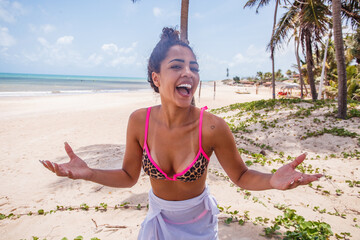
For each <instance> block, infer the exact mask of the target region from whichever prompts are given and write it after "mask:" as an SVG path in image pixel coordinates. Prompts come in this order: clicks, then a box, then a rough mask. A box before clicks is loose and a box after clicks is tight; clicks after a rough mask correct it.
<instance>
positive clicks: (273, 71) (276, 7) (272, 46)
mask: <svg viewBox="0 0 360 240" xmlns="http://www.w3.org/2000/svg"><path fill="white" fill-rule="evenodd" d="M278 6H279V0H276V4H275V11H274V25H273V30H272V33H271V39H273V38H274V33H275V28H276V15H277V9H278ZM274 51H275V48H274V44H273V43H271V65H272V81H271V85H272V94H273V99H275V96H276V94H275V59H274Z"/></svg>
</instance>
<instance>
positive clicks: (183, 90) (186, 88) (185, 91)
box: [176, 83, 191, 97]
mask: <svg viewBox="0 0 360 240" xmlns="http://www.w3.org/2000/svg"><path fill="white" fill-rule="evenodd" d="M176 90H177V91H178V93H179V94H180V95H181V96H183V97H187V96H189V95H190V92H191V85H190V84H188V83H183V84H180V85H179V86H177V87H176Z"/></svg>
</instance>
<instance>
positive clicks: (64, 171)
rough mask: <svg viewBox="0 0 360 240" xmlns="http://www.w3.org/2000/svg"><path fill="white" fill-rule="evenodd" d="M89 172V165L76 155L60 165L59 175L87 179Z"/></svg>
mask: <svg viewBox="0 0 360 240" xmlns="http://www.w3.org/2000/svg"><path fill="white" fill-rule="evenodd" d="M55 169H56V167H55ZM88 174H89V167H88V165H87V164H86V163H85V162H84V161H83V160H82V159H81V158H79V157H78V156H76V155H75V157H73V158H71V159H70V161H69V162H68V163H63V164H59V165H58V175H59V176H68V177H69V178H72V179H80V178H81V179H86V178H87V176H88Z"/></svg>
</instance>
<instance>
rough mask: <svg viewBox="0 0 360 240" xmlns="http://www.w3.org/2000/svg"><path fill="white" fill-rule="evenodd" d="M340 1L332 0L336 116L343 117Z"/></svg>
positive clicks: (344, 110) (343, 72) (344, 86)
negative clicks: (336, 85) (335, 67)
mask: <svg viewBox="0 0 360 240" xmlns="http://www.w3.org/2000/svg"><path fill="white" fill-rule="evenodd" d="M340 11H341V2H340V0H333V1H332V15H333V29H334V44H335V53H336V64H337V72H338V115H337V117H338V118H342V119H345V118H346V111H347V88H346V67H345V55H344V42H343V36H342V29H341V15H340Z"/></svg>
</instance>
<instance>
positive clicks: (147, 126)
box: [144, 107, 151, 147]
mask: <svg viewBox="0 0 360 240" xmlns="http://www.w3.org/2000/svg"><path fill="white" fill-rule="evenodd" d="M150 112H151V107H149V108H148V109H147V114H146V123H145V137H144V147H145V146H146V141H147V134H148V129H149V119H150Z"/></svg>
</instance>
